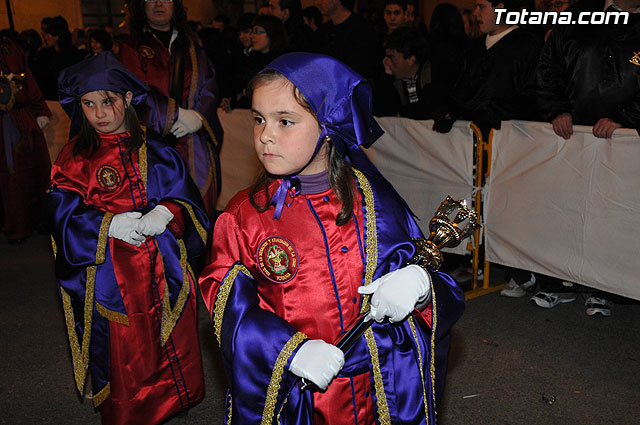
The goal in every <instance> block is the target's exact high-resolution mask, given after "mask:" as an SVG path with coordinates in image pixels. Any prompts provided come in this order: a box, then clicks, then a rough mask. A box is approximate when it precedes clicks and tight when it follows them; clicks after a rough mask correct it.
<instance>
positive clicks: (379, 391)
mask: <svg viewBox="0 0 640 425" xmlns="http://www.w3.org/2000/svg"><path fill="white" fill-rule="evenodd" d="M364 336H365V338H366V339H367V346H368V347H369V353H370V355H371V364H372V365H373V381H374V388H375V390H376V401H377V406H378V420H379V421H380V425H391V415H390V414H389V404H388V402H387V394H386V393H385V392H384V382H383V381H382V372H380V358H379V357H378V346H377V344H376V339H375V337H374V335H373V330H372V329H371V328H369V329H367V330H366V331H365V333H364Z"/></svg>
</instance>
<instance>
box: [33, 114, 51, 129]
mask: <svg viewBox="0 0 640 425" xmlns="http://www.w3.org/2000/svg"><path fill="white" fill-rule="evenodd" d="M36 122H37V123H38V127H40V130H42V129H43V128H45V127H46V126H48V125H49V117H48V116H46V115H42V116H40V117H36Z"/></svg>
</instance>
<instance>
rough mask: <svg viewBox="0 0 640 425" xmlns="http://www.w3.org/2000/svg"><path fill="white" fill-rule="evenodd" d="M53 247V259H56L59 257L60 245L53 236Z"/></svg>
mask: <svg viewBox="0 0 640 425" xmlns="http://www.w3.org/2000/svg"><path fill="white" fill-rule="evenodd" d="M51 249H52V250H53V259H54V260H55V259H56V257H58V246H57V245H56V240H55V239H53V236H51Z"/></svg>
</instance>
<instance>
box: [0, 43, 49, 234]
mask: <svg viewBox="0 0 640 425" xmlns="http://www.w3.org/2000/svg"><path fill="white" fill-rule="evenodd" d="M0 72H2V74H3V75H4V76H5V77H4V78H2V82H1V84H0V85H1V88H0V91H1V93H0V98H2V99H1V100H0V140H1V143H0V196H1V199H2V214H1V215H2V231H4V232H5V234H6V235H7V237H8V238H9V242H20V241H22V240H24V239H25V238H28V237H29V236H31V233H33V231H34V229H36V228H37V227H38V226H40V225H42V224H43V219H44V217H43V215H42V212H43V211H44V194H45V189H46V187H47V182H48V181H49V170H50V169H51V160H50V159H49V152H48V150H47V142H46V141H45V139H44V134H43V133H42V128H43V127H44V126H46V125H47V124H48V122H49V118H48V117H50V116H51V111H49V108H48V107H47V104H46V103H45V101H44V97H42V93H41V92H40V89H39V88H38V85H37V84H36V81H35V79H34V78H33V75H32V74H31V71H30V70H29V67H28V66H27V58H26V57H25V55H24V53H23V52H22V49H21V48H20V46H19V45H18V43H16V42H15V41H13V40H11V39H9V38H8V37H2V39H0ZM10 75H11V77H8V76H10Z"/></svg>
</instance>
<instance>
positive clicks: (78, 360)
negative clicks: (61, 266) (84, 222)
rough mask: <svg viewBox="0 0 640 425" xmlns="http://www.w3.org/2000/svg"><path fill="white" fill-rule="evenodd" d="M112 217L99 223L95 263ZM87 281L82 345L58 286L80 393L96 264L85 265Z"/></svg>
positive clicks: (100, 258) (86, 362) (65, 296)
mask: <svg viewBox="0 0 640 425" xmlns="http://www.w3.org/2000/svg"><path fill="white" fill-rule="evenodd" d="M112 218H113V214H112V213H105V215H104V217H102V223H101V224H100V231H99V233H98V245H97V247H96V264H102V263H104V261H105V252H106V245H107V241H108V232H109V225H110V224H111V219H112ZM86 273H87V282H86V284H85V296H84V321H83V323H84V332H83V334H82V346H80V343H79V342H78V334H77V333H76V324H75V322H76V321H75V317H74V315H73V307H72V306H71V296H70V295H69V294H68V293H67V292H66V291H65V290H64V288H63V287H62V286H61V287H60V293H61V295H62V308H63V310H64V316H65V322H66V324H67V333H68V335H69V345H70V346H71V358H72V361H73V375H74V377H75V380H76V387H77V388H78V391H79V392H80V394H82V390H83V389H84V381H85V378H86V376H87V368H88V367H89V342H90V341H91V322H92V319H93V301H94V297H95V285H96V266H95V265H93V266H89V267H87V272H86Z"/></svg>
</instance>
